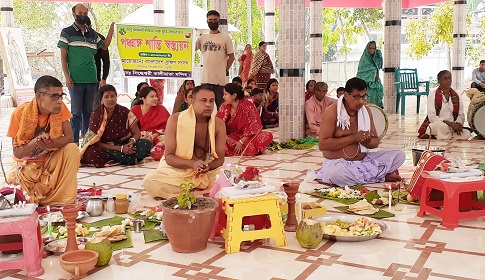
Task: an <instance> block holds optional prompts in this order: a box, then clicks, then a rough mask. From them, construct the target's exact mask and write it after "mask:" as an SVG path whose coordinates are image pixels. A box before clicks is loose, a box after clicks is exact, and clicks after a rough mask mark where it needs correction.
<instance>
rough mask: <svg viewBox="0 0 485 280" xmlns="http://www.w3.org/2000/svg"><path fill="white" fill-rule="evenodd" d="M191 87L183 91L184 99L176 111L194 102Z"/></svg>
mask: <svg viewBox="0 0 485 280" xmlns="http://www.w3.org/2000/svg"><path fill="white" fill-rule="evenodd" d="M192 91H193V88H190V89H188V90H187V91H186V92H185V96H184V97H185V101H184V103H182V104H180V107H179V109H178V112H183V111H185V110H187V109H189V106H190V105H192V103H194V96H193V95H192Z"/></svg>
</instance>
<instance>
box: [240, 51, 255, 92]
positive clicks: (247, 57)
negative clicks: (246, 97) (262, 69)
mask: <svg viewBox="0 0 485 280" xmlns="http://www.w3.org/2000/svg"><path fill="white" fill-rule="evenodd" d="M237 61H238V62H239V77H240V78H241V79H242V84H243V85H244V84H246V82H247V81H248V78H249V70H250V69H251V62H253V48H252V47H251V44H247V45H246V47H245V48H244V52H243V54H242V55H241V56H240V57H239V59H238V60H237Z"/></svg>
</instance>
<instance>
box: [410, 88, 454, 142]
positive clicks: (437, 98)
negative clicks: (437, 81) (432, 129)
mask: <svg viewBox="0 0 485 280" xmlns="http://www.w3.org/2000/svg"><path fill="white" fill-rule="evenodd" d="M438 90H441V89H440V88H438V89H436V91H437V92H438ZM450 95H451V103H452V104H453V120H454V121H456V119H457V118H458V113H460V97H459V96H458V94H457V93H456V91H454V90H453V89H452V88H450ZM442 106H443V95H441V94H435V97H434V107H435V109H436V115H437V116H439V115H440V112H441V107H442ZM428 125H429V119H428V117H426V119H425V120H424V121H423V124H421V127H420V128H419V130H418V137H420V136H421V135H423V134H425V133H426V129H427V128H428Z"/></svg>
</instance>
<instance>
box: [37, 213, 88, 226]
mask: <svg viewBox="0 0 485 280" xmlns="http://www.w3.org/2000/svg"><path fill="white" fill-rule="evenodd" d="M50 214H51V222H52V226H65V225H66V220H64V217H63V216H62V213H61V212H51V213H50ZM86 217H89V215H88V213H87V212H86V211H79V213H78V215H77V218H76V222H77V223H79V222H80V221H82V220H83V219H84V218H86ZM39 221H40V225H41V226H47V224H48V223H49V213H44V214H41V215H39Z"/></svg>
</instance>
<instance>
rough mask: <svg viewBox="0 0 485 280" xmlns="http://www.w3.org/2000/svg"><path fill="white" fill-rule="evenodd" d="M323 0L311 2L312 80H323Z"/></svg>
mask: <svg viewBox="0 0 485 280" xmlns="http://www.w3.org/2000/svg"><path fill="white" fill-rule="evenodd" d="M322 13H323V7H322V0H313V1H311V2H310V80H315V81H317V82H320V81H322V61H323V58H322V56H323V51H322V31H323V20H322Z"/></svg>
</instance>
